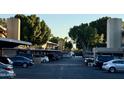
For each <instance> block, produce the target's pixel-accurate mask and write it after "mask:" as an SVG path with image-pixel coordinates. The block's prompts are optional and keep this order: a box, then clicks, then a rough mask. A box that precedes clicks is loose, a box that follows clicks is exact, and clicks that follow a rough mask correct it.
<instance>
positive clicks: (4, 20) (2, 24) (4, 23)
mask: <svg viewBox="0 0 124 93" xmlns="http://www.w3.org/2000/svg"><path fill="white" fill-rule="evenodd" d="M0 25H1V26H3V27H5V28H6V27H7V24H6V19H5V18H0Z"/></svg>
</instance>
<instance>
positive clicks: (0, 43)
mask: <svg viewBox="0 0 124 93" xmlns="http://www.w3.org/2000/svg"><path fill="white" fill-rule="evenodd" d="M19 45H27V46H30V45H32V44H31V43H30V42H25V41H20V40H14V39H8V38H0V56H2V55H3V48H6V49H7V48H11V49H13V48H14V47H17V46H19ZM8 53H9V52H8ZM10 54H13V52H12V51H10Z"/></svg>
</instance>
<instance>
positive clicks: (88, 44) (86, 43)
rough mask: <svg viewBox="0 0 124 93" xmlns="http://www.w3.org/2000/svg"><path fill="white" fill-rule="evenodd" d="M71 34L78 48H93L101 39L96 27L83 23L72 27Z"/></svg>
mask: <svg viewBox="0 0 124 93" xmlns="http://www.w3.org/2000/svg"><path fill="white" fill-rule="evenodd" d="M69 36H70V37H71V39H72V40H74V41H75V42H76V47H77V48H78V49H84V50H87V49H92V47H94V46H95V45H96V44H97V43H99V40H100V39H101V38H100V36H99V35H98V34H97V30H96V29H95V28H93V27H91V26H89V25H88V24H83V23H82V24H81V25H79V26H74V27H73V28H71V29H70V31H69Z"/></svg>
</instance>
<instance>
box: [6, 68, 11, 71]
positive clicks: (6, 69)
mask: <svg viewBox="0 0 124 93" xmlns="http://www.w3.org/2000/svg"><path fill="white" fill-rule="evenodd" d="M4 69H5V70H8V71H10V70H12V68H4Z"/></svg>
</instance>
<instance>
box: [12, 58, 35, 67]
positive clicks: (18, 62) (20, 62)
mask: <svg viewBox="0 0 124 93" xmlns="http://www.w3.org/2000/svg"><path fill="white" fill-rule="evenodd" d="M10 59H11V60H12V61H13V66H22V67H23V68H27V67H28V66H32V65H33V64H34V63H33V61H32V60H30V59H29V58H26V57H23V56H15V57H11V58H10Z"/></svg>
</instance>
